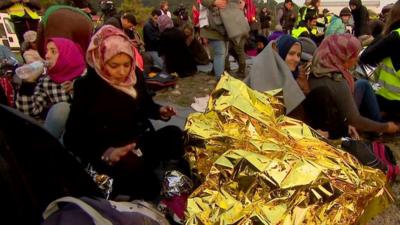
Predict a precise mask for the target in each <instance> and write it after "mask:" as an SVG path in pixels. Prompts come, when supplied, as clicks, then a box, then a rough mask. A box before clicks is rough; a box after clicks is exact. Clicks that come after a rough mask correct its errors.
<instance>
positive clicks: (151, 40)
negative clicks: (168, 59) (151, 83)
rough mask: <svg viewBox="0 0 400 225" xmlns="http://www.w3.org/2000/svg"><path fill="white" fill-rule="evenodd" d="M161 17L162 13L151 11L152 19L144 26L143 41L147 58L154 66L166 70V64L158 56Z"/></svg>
mask: <svg viewBox="0 0 400 225" xmlns="http://www.w3.org/2000/svg"><path fill="white" fill-rule="evenodd" d="M159 16H161V11H160V10H158V9H154V10H153V11H151V14H150V18H149V19H148V21H147V22H146V23H145V24H144V27H143V41H144V47H145V49H146V54H145V56H146V57H145V58H150V59H151V60H146V61H151V62H152V64H154V66H157V67H158V68H160V69H163V68H164V62H163V60H162V58H161V57H160V56H159V55H158V50H159V46H160V45H159V41H160V30H159V29H158V24H157V20H158V17H159Z"/></svg>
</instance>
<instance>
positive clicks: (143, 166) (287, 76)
mask: <svg viewBox="0 0 400 225" xmlns="http://www.w3.org/2000/svg"><path fill="white" fill-rule="evenodd" d="M320 6H321V0H306V2H305V4H304V6H303V7H300V8H299V10H297V9H296V8H295V7H294V3H293V2H292V0H285V1H284V3H283V4H282V5H281V7H278V9H277V11H276V12H275V13H272V9H268V8H267V7H264V8H261V9H256V7H255V5H254V4H253V2H252V1H251V0H241V1H237V2H236V1H235V2H234V1H229V2H228V1H226V0H202V1H197V2H196V3H194V4H193V7H192V17H191V16H190V14H189V13H188V12H187V11H186V9H185V7H184V6H183V5H179V6H176V10H175V11H174V12H173V13H171V12H170V10H169V5H168V2H167V1H161V2H160V7H159V8H156V9H154V10H152V11H151V13H150V15H148V16H149V18H148V20H147V21H138V20H137V18H136V16H135V15H134V14H133V13H129V12H120V13H119V12H118V13H117V12H116V7H115V6H113V5H112V1H101V7H100V8H101V10H102V11H103V13H104V17H103V20H104V21H103V24H102V25H101V26H97V27H95V26H94V25H93V23H92V21H91V16H92V15H94V14H95V13H96V12H95V10H94V8H93V7H92V6H91V5H90V4H89V3H88V2H87V1H66V5H56V6H52V7H50V8H49V9H47V11H46V12H45V13H44V14H43V15H42V17H41V22H40V24H39V19H40V16H39V11H40V9H41V7H40V4H39V1H38V0H4V1H1V2H0V10H7V11H8V13H9V14H10V16H11V21H12V22H13V23H14V26H15V31H16V34H17V36H18V39H19V41H20V43H21V55H22V57H23V60H24V62H25V63H26V64H28V65H30V64H31V63H35V62H38V61H39V62H42V65H43V66H44V67H46V68H44V69H43V71H41V73H40V74H38V75H36V76H29V77H28V78H21V80H20V81H19V83H18V85H17V86H15V96H13V97H14V102H15V107H16V108H17V109H18V110H20V111H21V112H23V113H25V114H26V115H29V116H31V117H32V118H35V119H37V120H38V121H40V122H42V123H43V126H44V127H45V128H46V129H47V130H48V131H49V132H50V133H51V134H52V135H53V136H55V137H56V138H58V139H59V140H60V142H61V143H62V144H63V145H64V146H65V147H66V148H67V149H68V150H69V151H70V152H72V153H73V154H74V155H75V156H76V157H78V158H79V159H80V160H81V162H82V163H83V164H91V165H92V166H93V167H94V168H95V169H96V170H98V171H99V172H101V173H105V174H108V175H109V176H111V177H113V178H114V179H115V186H114V187H115V193H117V194H124V195H129V196H131V197H132V198H138V199H146V200H154V199H157V196H158V195H159V193H160V189H161V184H160V182H159V180H158V178H157V176H156V174H155V173H154V169H155V168H156V167H157V166H158V165H159V164H160V162H170V163H171V162H172V163H173V164H174V165H175V167H176V169H178V170H180V171H182V173H185V174H189V172H188V171H189V169H188V166H187V165H186V162H185V160H184V159H183V155H184V135H183V132H182V130H181V129H180V128H178V127H175V126H167V127H164V128H162V129H160V130H155V129H154V127H153V126H152V124H151V122H150V119H156V120H157V119H158V120H164V121H168V120H169V119H170V118H171V117H173V116H174V115H175V114H176V111H175V109H174V108H173V107H171V106H161V105H159V104H157V103H155V102H154V101H153V99H152V96H151V94H150V93H149V90H148V89H147V87H146V83H145V77H146V74H149V73H150V72H152V71H154V70H155V69H157V71H164V72H166V73H169V74H174V73H175V74H176V75H177V76H179V77H186V76H191V75H194V74H195V73H196V72H197V66H198V65H208V64H210V65H212V68H213V69H212V71H211V72H212V73H213V75H214V76H215V79H216V80H217V81H218V80H219V79H220V78H221V76H222V74H223V73H224V71H226V70H228V71H230V72H232V74H233V75H234V76H235V77H237V78H240V79H243V81H244V82H246V83H247V84H248V85H249V86H250V87H251V88H254V89H256V90H260V91H268V90H273V89H279V88H281V89H282V91H283V101H284V105H285V107H286V114H287V115H289V116H291V117H294V118H296V119H299V120H301V121H304V122H305V123H307V124H309V125H310V126H311V127H313V128H314V129H316V130H318V131H319V132H320V133H321V134H323V135H325V136H326V138H329V139H338V138H341V137H351V138H354V139H359V138H360V134H366V135H364V136H363V135H361V136H363V137H372V138H376V137H379V136H380V135H381V134H382V133H390V134H393V133H398V132H400V126H399V124H398V122H399V121H400V120H399V119H400V117H399V115H400V113H399V109H400V104H399V103H400V79H399V78H400V72H399V71H400V54H398V53H399V52H400V49H399V48H400V1H397V2H396V3H394V4H392V5H390V7H387V8H384V10H383V11H382V14H381V17H380V18H379V20H377V21H370V20H369V15H368V10H367V8H366V7H365V6H363V5H362V2H361V0H350V1H349V5H348V7H344V8H343V9H342V10H341V11H340V13H339V14H338V15H335V14H332V13H330V12H329V10H321V7H320ZM257 11H258V13H257ZM238 12H239V13H238ZM75 20H76V21H77V22H72V21H75ZM55 21H56V22H57V24H58V25H54V24H56V23H55ZM60 21H61V22H62V21H64V22H65V24H62V25H60V24H59V22H60ZM142 22H144V23H142ZM141 23H142V24H143V32H142V33H140V32H139V29H138V27H139V26H140V24H141ZM254 24H258V26H256V28H254ZM273 24H275V26H273ZM272 28H274V29H272ZM370 28H373V29H370ZM230 56H233V58H234V59H235V60H236V61H237V64H238V69H237V71H236V72H235V73H233V71H231V68H230V59H229V57H230ZM251 57H252V59H253V65H252V66H251V67H248V66H247V65H246V59H247V58H251ZM364 65H370V66H372V67H376V68H377V69H376V70H375V74H376V76H375V78H372V77H370V76H369V75H368V74H365V73H364V74H360V73H357V72H356V70H355V68H356V67H361V68H362V67H363V66H364ZM10 81H11V82H14V79H11V80H10ZM13 85H14V84H13ZM0 87H2V89H1V90H0V94H1V95H4V96H5V98H3V96H1V98H0V100H2V102H1V103H2V104H5V105H9V106H14V104H10V101H9V98H7V97H8V96H6V95H7V93H9V92H8V91H6V90H5V88H4V87H5V86H0ZM3 99H5V100H4V101H3ZM138 180H140V185H138V183H137V181H138Z"/></svg>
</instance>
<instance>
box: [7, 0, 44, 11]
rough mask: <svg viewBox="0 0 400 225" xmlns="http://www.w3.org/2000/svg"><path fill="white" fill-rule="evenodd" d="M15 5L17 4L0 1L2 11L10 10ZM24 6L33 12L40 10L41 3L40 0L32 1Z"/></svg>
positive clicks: (9, 1)
mask: <svg viewBox="0 0 400 225" xmlns="http://www.w3.org/2000/svg"><path fill="white" fill-rule="evenodd" d="M14 4H15V2H12V1H11V0H1V1H0V10H4V9H8V8H10V7H11V6H12V5H14ZM24 4H25V5H26V6H28V7H29V8H31V9H33V10H40V1H39V0H30V1H29V2H28V3H24Z"/></svg>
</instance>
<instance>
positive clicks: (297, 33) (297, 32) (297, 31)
mask: <svg viewBox="0 0 400 225" xmlns="http://www.w3.org/2000/svg"><path fill="white" fill-rule="evenodd" d="M303 32H307V33H308V34H309V33H310V31H308V29H307V27H298V28H296V29H293V30H292V37H294V38H299V37H300V35H301V34H302V33H303Z"/></svg>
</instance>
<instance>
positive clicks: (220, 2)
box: [214, 0, 227, 9]
mask: <svg viewBox="0 0 400 225" xmlns="http://www.w3.org/2000/svg"><path fill="white" fill-rule="evenodd" d="M226 3H227V1H226V0H215V2H214V5H215V6H217V8H219V9H223V8H225V7H226Z"/></svg>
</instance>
